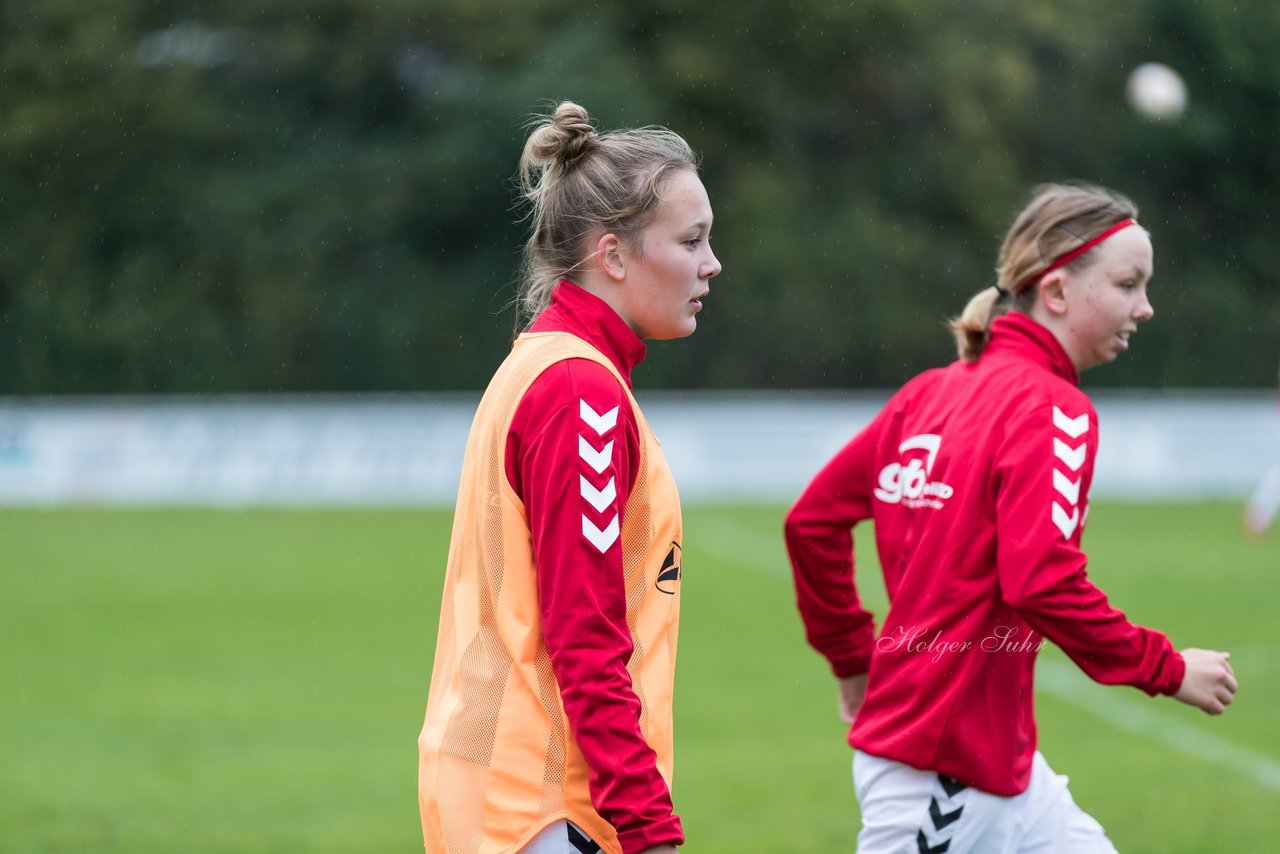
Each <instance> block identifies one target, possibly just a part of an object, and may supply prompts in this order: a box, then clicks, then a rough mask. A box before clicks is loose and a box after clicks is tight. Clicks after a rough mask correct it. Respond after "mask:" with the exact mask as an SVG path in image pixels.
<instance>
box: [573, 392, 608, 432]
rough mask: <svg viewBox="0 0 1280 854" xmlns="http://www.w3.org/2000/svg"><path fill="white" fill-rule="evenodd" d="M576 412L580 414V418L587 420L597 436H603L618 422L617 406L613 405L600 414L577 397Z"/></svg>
mask: <svg viewBox="0 0 1280 854" xmlns="http://www.w3.org/2000/svg"><path fill="white" fill-rule="evenodd" d="M578 414H579V415H581V416H582V420H583V421H585V422H587V424H588V425H589V426H590V427H591V429H592V430H595V431H596V435H597V436H603V435H604V434H605V433H607V432H608V431H610V430H612V429H613V428H614V425H616V424H617V423H618V407H616V406H615V407H614V408H613V409H610V410H609V411H608V412H606V413H605V414H604V415H601V414H599V413H598V412H596V411H595V410H594V409H592V408H591V406H590V405H588V403H587V402H586V401H585V400H583V399H582V398H578Z"/></svg>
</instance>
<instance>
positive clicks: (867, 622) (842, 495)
mask: <svg viewBox="0 0 1280 854" xmlns="http://www.w3.org/2000/svg"><path fill="white" fill-rule="evenodd" d="M886 412H887V410H886V411H885V412H881V414H880V415H879V416H877V417H876V418H875V420H873V421H872V422H871V424H869V425H868V426H867V427H866V428H865V429H864V430H863V431H862V432H860V433H859V434H858V435H857V436H855V437H854V438H853V439H852V440H851V441H850V442H849V444H847V445H845V446H844V447H843V448H841V449H840V451H839V452H838V453H837V454H836V455H835V456H834V457H833V458H832V459H831V461H830V462H828V463H827V464H826V466H824V467H823V468H822V470H821V471H819V472H818V474H817V475H816V476H815V477H814V479H813V481H812V482H811V483H810V484H809V486H808V487H807V488H806V489H805V491H804V492H803V493H802V494H801V495H800V498H799V499H797V501H796V503H795V505H794V506H793V507H792V508H791V510H790V512H788V513H787V518H786V522H785V525H784V534H785V537H786V542H787V553H788V554H789V555H790V557H791V570H792V576H793V578H794V580H795V585H796V605H797V607H798V608H799V609H800V618H801V620H802V621H803V622H804V629H805V636H806V638H808V641H809V644H810V645H811V646H812V647H813V648H814V649H816V650H817V651H818V652H819V653H821V654H822V655H823V656H824V657H826V659H827V661H828V662H829V663H830V664H831V669H832V671H833V672H834V673H835V675H836V676H839V677H845V676H856V675H858V674H860V673H865V672H866V671H867V669H868V668H869V667H870V666H871V647H872V641H873V639H874V635H875V621H874V618H873V617H872V616H871V613H870V612H869V611H867V610H866V609H865V608H863V607H862V603H861V602H860V601H859V599H858V590H857V586H856V583H855V578H854V554H853V526H854V525H856V524H857V523H858V522H860V521H862V520H863V519H869V518H871V501H872V489H873V488H874V467H875V451H876V444H877V441H878V437H879V434H880V431H881V430H882V428H883V424H884V422H885V420H886V419H887V418H888V415H887V414H886Z"/></svg>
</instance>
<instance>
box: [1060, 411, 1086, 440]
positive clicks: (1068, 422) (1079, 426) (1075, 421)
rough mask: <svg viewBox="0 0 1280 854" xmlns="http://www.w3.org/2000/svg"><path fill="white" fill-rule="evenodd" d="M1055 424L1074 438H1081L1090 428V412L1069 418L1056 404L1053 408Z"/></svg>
mask: <svg viewBox="0 0 1280 854" xmlns="http://www.w3.org/2000/svg"><path fill="white" fill-rule="evenodd" d="M1053 426H1054V427H1057V428H1058V429H1059V430H1061V431H1062V432H1063V433H1066V434H1067V435H1068V436H1070V437H1071V438H1072V439H1079V438H1080V437H1081V436H1083V435H1084V432H1085V431H1086V430H1088V429H1089V413H1087V412H1086V413H1085V414H1084V415H1081V416H1080V417H1078V418H1068V417H1067V413H1065V412H1063V411H1062V410H1061V409H1059V408H1058V407H1056V406H1055V407H1054V408H1053Z"/></svg>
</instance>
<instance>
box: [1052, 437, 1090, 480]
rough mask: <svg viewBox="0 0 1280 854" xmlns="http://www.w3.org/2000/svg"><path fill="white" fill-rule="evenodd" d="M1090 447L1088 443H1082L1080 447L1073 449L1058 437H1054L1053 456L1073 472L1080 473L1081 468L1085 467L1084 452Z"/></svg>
mask: <svg viewBox="0 0 1280 854" xmlns="http://www.w3.org/2000/svg"><path fill="white" fill-rule="evenodd" d="M1088 446H1089V445H1088V443H1087V442H1081V443H1080V447H1078V448H1073V447H1071V446H1070V445H1068V444H1067V443H1066V442H1064V441H1062V440H1061V439H1059V438H1058V437H1057V436H1054V437H1053V455H1054V456H1055V457H1057V458H1058V459H1060V460H1062V461H1063V462H1064V463H1066V464H1067V468H1069V469H1071V470H1072V471H1080V466H1082V465H1084V452H1085V450H1086V449H1087V448H1088Z"/></svg>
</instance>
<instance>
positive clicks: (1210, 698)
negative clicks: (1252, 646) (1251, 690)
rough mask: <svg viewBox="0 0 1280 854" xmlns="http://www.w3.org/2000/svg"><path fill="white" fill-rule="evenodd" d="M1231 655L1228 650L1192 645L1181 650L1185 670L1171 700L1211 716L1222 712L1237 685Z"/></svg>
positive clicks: (1229, 701)
mask: <svg viewBox="0 0 1280 854" xmlns="http://www.w3.org/2000/svg"><path fill="white" fill-rule="evenodd" d="M1230 658H1231V653H1229V652H1217V651H1215V650H1211V649H1195V648H1194V647H1192V648H1189V649H1184V650H1183V651H1182V660H1183V661H1185V662H1186V664H1187V672H1186V675H1185V676H1183V677H1182V687H1180V688H1178V693H1176V694H1174V695H1173V696H1174V699H1177V700H1181V701H1182V702H1184V703H1186V704H1187V705H1190V706H1195V707H1197V708H1199V709H1202V710H1204V712H1205V713H1207V714H1210V715H1220V714H1222V713H1223V712H1224V711H1226V709H1227V706H1229V705H1231V701H1232V699H1234V698H1235V693H1236V689H1237V688H1238V687H1240V686H1239V685H1238V683H1237V682H1236V673H1235V671H1234V670H1232V669H1231V662H1230V660H1229V659H1230Z"/></svg>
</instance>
